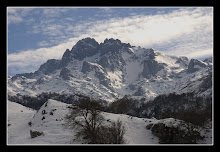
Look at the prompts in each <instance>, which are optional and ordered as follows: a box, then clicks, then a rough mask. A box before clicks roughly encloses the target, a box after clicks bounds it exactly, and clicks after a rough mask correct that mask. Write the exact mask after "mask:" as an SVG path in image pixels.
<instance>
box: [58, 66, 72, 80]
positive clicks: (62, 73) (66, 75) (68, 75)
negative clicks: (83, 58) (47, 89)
mask: <svg viewBox="0 0 220 152" xmlns="http://www.w3.org/2000/svg"><path fill="white" fill-rule="evenodd" d="M60 77H61V78H63V80H70V78H71V77H73V75H72V74H71V72H70V70H69V69H67V68H62V70H61V71H60Z"/></svg>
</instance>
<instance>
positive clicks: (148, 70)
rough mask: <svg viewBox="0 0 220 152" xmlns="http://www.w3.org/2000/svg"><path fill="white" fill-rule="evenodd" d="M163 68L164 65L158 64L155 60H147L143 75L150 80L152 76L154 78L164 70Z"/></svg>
mask: <svg viewBox="0 0 220 152" xmlns="http://www.w3.org/2000/svg"><path fill="white" fill-rule="evenodd" d="M163 67H164V65H163V64H161V63H158V62H157V61H155V60H145V61H144V69H143V73H142V74H143V76H144V77H145V78H150V77H151V76H154V75H155V74H156V73H157V72H158V71H160V70H161V69H163Z"/></svg>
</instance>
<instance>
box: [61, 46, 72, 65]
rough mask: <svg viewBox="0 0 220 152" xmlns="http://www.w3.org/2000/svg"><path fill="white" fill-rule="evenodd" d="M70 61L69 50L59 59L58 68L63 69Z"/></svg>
mask: <svg viewBox="0 0 220 152" xmlns="http://www.w3.org/2000/svg"><path fill="white" fill-rule="evenodd" d="M70 61H71V52H70V50H69V49H66V51H65V52H64V54H63V57H62V59H61V62H60V65H59V67H60V68H62V67H65V66H66V65H67V64H68V63H69V62H70Z"/></svg>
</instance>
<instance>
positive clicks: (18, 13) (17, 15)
mask: <svg viewBox="0 0 220 152" xmlns="http://www.w3.org/2000/svg"><path fill="white" fill-rule="evenodd" d="M32 10H33V8H19V7H8V8H7V12H8V24H12V23H21V22H23V21H26V20H24V17H25V16H27V15H28V13H29V12H30V11H32ZM28 21H29V20H28Z"/></svg>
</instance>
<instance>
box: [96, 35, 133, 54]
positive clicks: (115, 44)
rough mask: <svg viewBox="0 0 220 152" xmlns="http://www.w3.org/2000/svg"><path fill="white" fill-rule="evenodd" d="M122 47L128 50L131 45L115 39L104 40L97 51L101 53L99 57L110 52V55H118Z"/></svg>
mask: <svg viewBox="0 0 220 152" xmlns="http://www.w3.org/2000/svg"><path fill="white" fill-rule="evenodd" d="M123 47H125V48H130V47H131V45H130V44H129V43H128V44H126V43H121V41H120V40H118V39H116V40H114V39H112V38H111V39H105V41H104V43H101V44H100V46H99V49H100V53H101V56H102V55H104V54H106V53H108V52H111V53H112V54H117V53H119V50H120V49H122V48H123Z"/></svg>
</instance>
